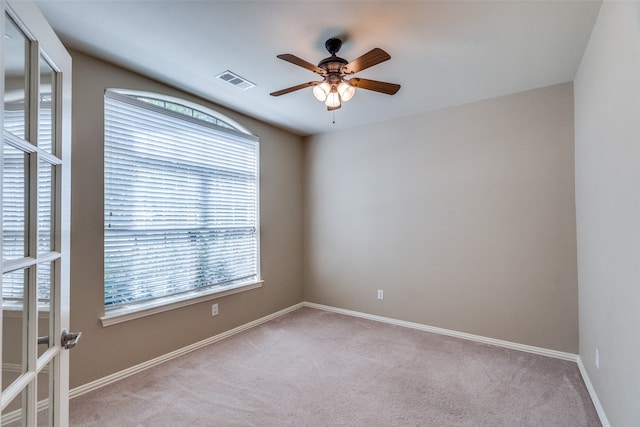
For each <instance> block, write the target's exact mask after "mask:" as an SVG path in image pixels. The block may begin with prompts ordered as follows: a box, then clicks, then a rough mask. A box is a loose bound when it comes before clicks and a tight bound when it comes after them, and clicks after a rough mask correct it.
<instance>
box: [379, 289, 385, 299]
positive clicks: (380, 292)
mask: <svg viewBox="0 0 640 427" xmlns="http://www.w3.org/2000/svg"><path fill="white" fill-rule="evenodd" d="M378 299H384V291H383V290H382V289H378Z"/></svg>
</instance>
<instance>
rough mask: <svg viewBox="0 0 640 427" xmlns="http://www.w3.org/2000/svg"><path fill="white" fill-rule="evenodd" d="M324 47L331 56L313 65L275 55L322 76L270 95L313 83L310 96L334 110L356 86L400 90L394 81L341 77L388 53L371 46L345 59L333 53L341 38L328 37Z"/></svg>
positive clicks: (388, 57)
mask: <svg viewBox="0 0 640 427" xmlns="http://www.w3.org/2000/svg"><path fill="white" fill-rule="evenodd" d="M324 46H325V48H326V49H327V50H328V51H329V53H330V54H331V56H330V57H328V58H325V59H323V60H322V61H320V62H319V63H318V65H317V66H316V65H313V64H312V63H310V62H307V61H305V60H304V59H300V58H298V57H297V56H295V55H291V54H288V53H286V54H283V55H278V58H280V59H283V60H285V61H287V62H290V63H292V64H294V65H297V66H299V67H302V68H306V69H307V70H310V71H313V72H314V73H316V74H319V75H320V76H321V77H323V79H322V80H320V81H317V82H308V83H302V84H299V85H297V86H292V87H289V88H286V89H282V90H279V91H277V92H272V93H271V96H280V95H284V94H286V93H290V92H294V91H296V90H300V89H304V88H307V87H311V86H313V95H314V96H315V97H316V99H318V101H322V102H324V103H325V104H326V106H327V110H329V111H331V110H337V109H338V108H340V107H341V106H342V103H343V102H347V101H348V100H350V99H351V98H352V97H353V95H354V94H355V92H356V88H360V89H367V90H372V91H374V92H380V93H386V94H387V95H395V94H396V92H398V90H400V85H398V84H395V83H386V82H379V81H376V80H369V79H362V78H359V77H353V78H351V79H349V80H347V79H346V78H345V76H350V75H352V74H355V73H357V72H359V71H362V70H365V69H367V68H369V67H373V66H374V65H377V64H379V63H381V62H384V61H387V60H389V59H391V56H389V54H388V53H387V52H385V51H384V50H382V49H379V48H375V49H372V50H370V51H369V52H367V53H365V54H364V55H362V56H361V57H359V58H357V59H355V60H353V61H351V62H347V60H346V59H343V58H340V57H338V56H336V53H338V51H339V50H340V47H342V40H340V39H337V38H331V39H329V40H327V41H326V42H325V44H324Z"/></svg>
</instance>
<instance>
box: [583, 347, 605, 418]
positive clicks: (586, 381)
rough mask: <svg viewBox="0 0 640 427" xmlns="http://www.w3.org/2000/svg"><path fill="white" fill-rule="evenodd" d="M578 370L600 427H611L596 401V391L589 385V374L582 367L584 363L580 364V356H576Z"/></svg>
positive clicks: (597, 400)
mask: <svg viewBox="0 0 640 427" xmlns="http://www.w3.org/2000/svg"><path fill="white" fill-rule="evenodd" d="M578 369H579V370H580V374H581V375H582V380H583V381H584V385H585V386H586V387H587V391H588V392H589V396H590V397H591V401H592V402H593V406H594V407H595V408H596V412H597V413H598V417H600V422H601V423H602V427H611V424H609V420H608V419H607V415H606V414H605V413H604V408H603V407H602V404H601V403H600V399H598V395H597V394H596V389H595V388H593V384H592V383H591V378H589V373H588V372H587V368H586V367H585V366H584V363H583V362H582V357H580V356H578Z"/></svg>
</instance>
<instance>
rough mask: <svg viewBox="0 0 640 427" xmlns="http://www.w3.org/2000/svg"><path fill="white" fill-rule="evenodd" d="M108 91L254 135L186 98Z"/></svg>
mask: <svg viewBox="0 0 640 427" xmlns="http://www.w3.org/2000/svg"><path fill="white" fill-rule="evenodd" d="M107 91H111V92H115V93H118V94H121V95H125V96H128V97H130V98H134V99H137V100H139V101H142V102H145V103H148V104H151V105H155V106H156V107H160V108H164V109H167V110H169V111H173V112H174V113H178V114H184V115H185V116H188V117H193V118H194V119H196V120H202V121H203V122H207V123H211V124H214V125H217V126H220V127H223V128H226V129H231V130H234V131H237V132H241V133H245V134H248V135H254V134H253V133H252V132H250V131H249V130H248V129H247V128H246V127H244V126H242V125H241V124H239V123H238V122H236V121H235V120H233V119H231V118H230V117H227V116H225V115H224V114H222V113H219V112H218V111H215V110H212V109H211V108H208V107H205V106H204V105H200V104H197V103H195V102H191V101H188V100H186V99H181V98H176V97H173V96H168V95H163V94H159V93H153V92H145V91H139V90H129V89H107Z"/></svg>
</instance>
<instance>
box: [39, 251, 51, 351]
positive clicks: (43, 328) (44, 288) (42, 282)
mask: <svg viewBox="0 0 640 427" xmlns="http://www.w3.org/2000/svg"><path fill="white" fill-rule="evenodd" d="M52 265H53V263H51V262H44V263H41V264H38V357H40V356H42V354H43V353H44V352H45V351H47V349H48V348H49V347H50V346H51V339H50V337H51V328H50V323H51V320H50V319H51V318H50V316H51V311H50V308H51V302H50V300H51V296H52V295H53V289H52V284H53V276H52V274H53V268H52Z"/></svg>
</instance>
